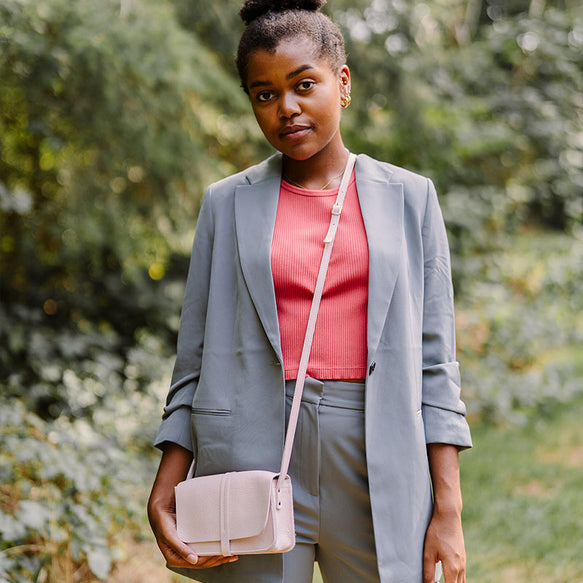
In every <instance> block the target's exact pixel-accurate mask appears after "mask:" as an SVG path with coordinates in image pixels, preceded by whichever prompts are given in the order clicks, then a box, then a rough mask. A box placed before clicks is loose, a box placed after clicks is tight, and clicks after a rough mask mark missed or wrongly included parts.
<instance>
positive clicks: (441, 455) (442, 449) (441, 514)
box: [423, 443, 466, 583]
mask: <svg viewBox="0 0 583 583" xmlns="http://www.w3.org/2000/svg"><path fill="white" fill-rule="evenodd" d="M427 452H428V455H429V467H430V471H431V481H432V484H433V497H434V505H433V517H432V519H431V522H430V523H429V528H428V529H427V533H426V535H425V548H424V550H423V583H433V582H434V580H435V579H434V577H435V564H436V563H437V562H438V561H441V565H442V567H443V575H444V578H445V583H465V582H466V551H465V546H464V535H463V531H462V519H461V515H462V495H461V489H460V479H459V463H458V450H457V448H456V447H455V446H453V445H447V444H443V443H431V444H429V445H428V446H427Z"/></svg>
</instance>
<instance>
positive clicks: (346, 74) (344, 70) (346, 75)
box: [339, 65, 351, 109]
mask: <svg viewBox="0 0 583 583" xmlns="http://www.w3.org/2000/svg"><path fill="white" fill-rule="evenodd" d="M339 79H340V103H341V105H342V107H343V108H344V109H345V108H347V107H348V106H349V105H350V101H351V98H350V88H351V85H350V69H349V68H348V65H343V66H342V67H341V69H340V74H339Z"/></svg>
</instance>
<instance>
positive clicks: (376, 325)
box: [356, 155, 404, 360]
mask: <svg viewBox="0 0 583 583" xmlns="http://www.w3.org/2000/svg"><path fill="white" fill-rule="evenodd" d="M391 174H392V172H391V171H390V170H389V169H387V168H385V167H383V166H381V165H380V164H378V162H375V161H374V160H372V159H371V158H368V156H362V155H361V156H359V157H358V160H357V163H356V186H357V190H358V198H359V202H360V208H361V212H362V217H363V220H364V226H365V229H366V235H367V239H368V253H369V291H368V317H367V345H368V354H369V360H370V359H371V358H372V355H373V354H374V352H375V351H376V349H377V347H378V344H379V341H380V338H381V334H382V332H383V328H384V326H385V321H386V319H387V314H388V311H389V305H390V303H391V298H392V295H393V291H394V289H395V283H396V281H397V276H398V269H399V257H400V253H401V245H402V239H403V212H404V198H403V185H402V184H400V183H392V182H391V181H390V177H391Z"/></svg>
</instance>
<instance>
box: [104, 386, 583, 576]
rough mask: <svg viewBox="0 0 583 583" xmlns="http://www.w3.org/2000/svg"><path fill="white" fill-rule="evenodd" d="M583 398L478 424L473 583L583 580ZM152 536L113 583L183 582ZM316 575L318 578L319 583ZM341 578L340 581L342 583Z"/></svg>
mask: <svg viewBox="0 0 583 583" xmlns="http://www.w3.org/2000/svg"><path fill="white" fill-rule="evenodd" d="M582 418H583V398H579V399H577V400H576V401H573V402H571V403H570V404H569V405H555V406H554V407H553V408H551V409H550V410H547V413H546V414H545V416H544V417H539V418H537V419H535V420H532V421H530V422H529V423H528V424H526V425H524V426H508V427H500V426H494V425H489V424H484V423H474V424H472V431H473V438H474V449H472V450H470V451H468V452H465V453H463V454H462V455H461V457H460V459H461V469H462V487H463V492H464V504H465V505H464V530H465V537H466V548H467V554H468V574H467V580H468V581H469V582H471V583H492V582H493V581H496V583H532V582H533V581H536V582H537V583H566V582H575V581H583V560H582V557H583V536H582V530H581V519H582V517H583V496H582V495H581V494H582V486H583V478H582V476H583V423H581V419H582ZM179 581H184V582H185V581H186V579H183V578H180V577H178V576H176V575H173V574H172V573H170V572H168V571H166V570H165V569H164V566H163V560H162V557H161V555H160V554H159V551H158V549H157V548H156V546H155V544H154V542H153V540H152V538H151V537H150V535H149V533H148V537H147V540H145V541H143V542H141V543H139V544H138V543H131V542H128V546H127V551H126V553H125V558H124V559H122V561H121V562H120V563H118V565H117V567H116V569H115V571H114V573H113V574H112V575H111V577H110V578H109V583H177V582H179ZM321 581H322V579H321V577H320V575H319V573H318V572H316V573H315V575H314V583H321ZM338 583H342V582H338Z"/></svg>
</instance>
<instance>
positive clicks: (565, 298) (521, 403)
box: [457, 231, 583, 422]
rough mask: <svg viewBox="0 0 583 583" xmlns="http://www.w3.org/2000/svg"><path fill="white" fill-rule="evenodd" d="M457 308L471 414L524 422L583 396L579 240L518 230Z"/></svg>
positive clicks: (582, 254)
mask: <svg viewBox="0 0 583 583" xmlns="http://www.w3.org/2000/svg"><path fill="white" fill-rule="evenodd" d="M513 244H514V247H509V248H507V249H506V250H504V251H500V252H498V253H496V254H493V255H487V256H485V257H483V258H482V261H481V270H480V278H479V280H478V282H477V283H474V285H473V286H472V291H471V293H469V294H466V295H463V296H462V297H461V298H460V301H458V306H457V329H458V346H459V351H460V360H461V361H462V364H463V371H464V387H465V396H466V399H467V400H468V401H469V404H470V410H471V411H472V412H473V413H475V414H480V415H482V416H484V417H486V418H488V419H490V420H492V421H501V420H512V421H517V422H521V421H524V420H525V419H527V418H528V417H531V416H532V415H533V414H534V413H537V412H541V411H544V408H545V405H546V404H547V403H549V402H551V401H553V400H560V401H568V400H570V399H572V398H573V397H574V396H576V395H577V394H579V393H582V392H583V357H582V355H581V351H580V346H581V345H582V344H583V316H582V315H583V296H582V295H581V293H580V291H578V290H580V286H581V274H582V273H583V236H581V235H579V236H577V237H574V238H573V237H567V236H565V235H550V234H544V233H541V232H539V231H531V232H526V233H523V234H522V235H521V236H520V237H517V238H515V239H513Z"/></svg>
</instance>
